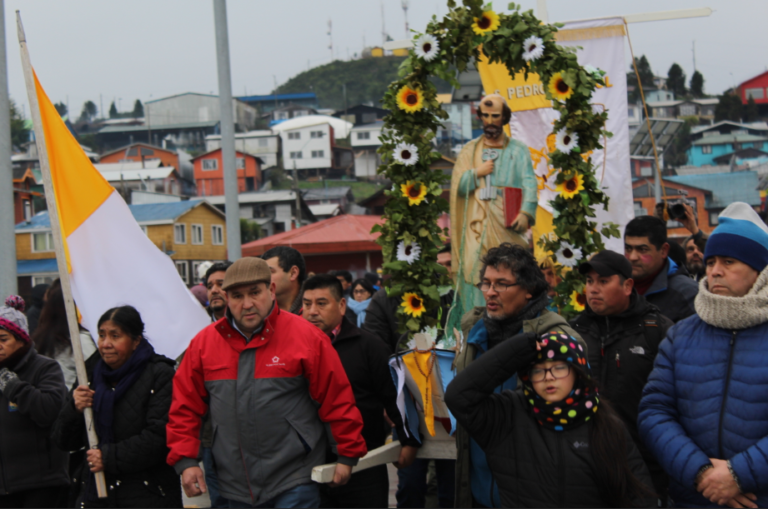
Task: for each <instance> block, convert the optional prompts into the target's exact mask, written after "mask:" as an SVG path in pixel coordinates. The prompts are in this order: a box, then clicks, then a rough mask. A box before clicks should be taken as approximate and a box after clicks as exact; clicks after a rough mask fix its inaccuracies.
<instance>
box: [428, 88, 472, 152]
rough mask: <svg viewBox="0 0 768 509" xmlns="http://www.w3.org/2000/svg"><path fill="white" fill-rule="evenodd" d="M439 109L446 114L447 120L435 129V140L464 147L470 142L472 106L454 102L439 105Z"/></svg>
mask: <svg viewBox="0 0 768 509" xmlns="http://www.w3.org/2000/svg"><path fill="white" fill-rule="evenodd" d="M445 95H447V96H449V97H450V95H449V94H445ZM440 108H442V109H443V110H444V111H445V112H446V113H448V119H447V120H445V121H443V126H442V127H439V128H438V129H437V140H438V141H440V140H443V141H447V142H449V143H450V144H451V146H455V145H464V144H465V143H466V142H468V141H470V140H472V118H473V117H474V116H475V110H473V108H472V104H471V103H467V102H455V103H450V104H441V105H440Z"/></svg>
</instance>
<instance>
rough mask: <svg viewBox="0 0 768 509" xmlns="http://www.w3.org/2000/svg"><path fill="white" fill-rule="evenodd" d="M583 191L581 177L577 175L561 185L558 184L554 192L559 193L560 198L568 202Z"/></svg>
mask: <svg viewBox="0 0 768 509" xmlns="http://www.w3.org/2000/svg"><path fill="white" fill-rule="evenodd" d="M583 190H584V179H583V178H582V176H581V175H579V174H578V173H577V174H575V175H574V176H573V177H571V178H569V179H568V180H565V181H563V183H562V184H558V185H557V188H556V189H555V191H557V192H558V193H560V196H562V197H563V198H565V199H566V200H570V199H571V198H573V197H574V196H576V195H577V194H579V191H583Z"/></svg>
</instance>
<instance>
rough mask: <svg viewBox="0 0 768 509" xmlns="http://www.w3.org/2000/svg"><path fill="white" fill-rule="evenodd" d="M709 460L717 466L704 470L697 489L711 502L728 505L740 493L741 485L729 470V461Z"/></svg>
mask: <svg viewBox="0 0 768 509" xmlns="http://www.w3.org/2000/svg"><path fill="white" fill-rule="evenodd" d="M709 461H711V462H712V465H713V466H714V467H715V468H711V469H709V470H707V471H706V472H704V474H703V475H702V476H701V481H700V482H699V484H698V486H696V489H697V490H698V491H699V492H700V493H701V494H702V495H704V496H705V497H706V498H708V499H709V501H710V502H713V503H715V504H717V505H726V504H727V503H728V502H729V501H730V500H731V499H733V498H735V497H736V496H737V495H740V492H739V485H738V484H736V479H734V478H733V476H732V475H731V472H730V470H728V463H727V462H726V461H725V460H720V459H717V458H709ZM750 507H756V506H750Z"/></svg>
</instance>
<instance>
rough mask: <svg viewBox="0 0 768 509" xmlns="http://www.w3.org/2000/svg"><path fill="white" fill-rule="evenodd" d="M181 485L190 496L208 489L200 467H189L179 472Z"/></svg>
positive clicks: (197, 494)
mask: <svg viewBox="0 0 768 509" xmlns="http://www.w3.org/2000/svg"><path fill="white" fill-rule="evenodd" d="M181 486H182V487H183V488H184V493H186V495H187V496H188V497H190V498H192V497H197V496H199V495H202V494H203V493H206V492H207V491H208V486H206V485H205V476H204V475H203V471H202V469H201V468H200V467H189V468H186V469H184V471H183V472H182V473H181Z"/></svg>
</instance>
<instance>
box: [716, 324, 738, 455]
mask: <svg viewBox="0 0 768 509" xmlns="http://www.w3.org/2000/svg"><path fill="white" fill-rule="evenodd" d="M735 343H736V331H733V332H732V333H731V345H730V351H729V353H728V371H727V372H726V374H725V389H724V390H723V401H722V402H721V403H720V423H719V425H718V427H717V453H718V455H719V457H720V458H725V455H724V454H723V419H725V403H726V401H727V399H728V387H729V386H730V385H731V369H732V367H733V349H734V348H733V347H734V344H735Z"/></svg>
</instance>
